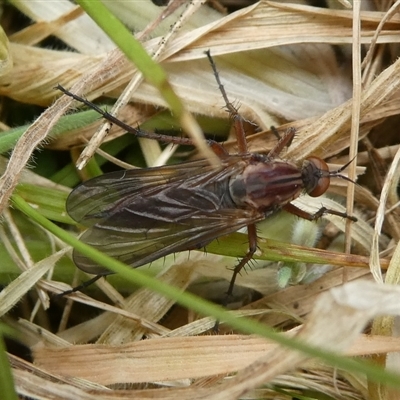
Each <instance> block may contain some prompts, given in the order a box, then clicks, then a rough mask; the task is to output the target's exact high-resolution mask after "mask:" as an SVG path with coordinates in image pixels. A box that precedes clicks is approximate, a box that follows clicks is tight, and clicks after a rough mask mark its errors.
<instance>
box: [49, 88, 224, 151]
mask: <svg viewBox="0 0 400 400" xmlns="http://www.w3.org/2000/svg"><path fill="white" fill-rule="evenodd" d="M56 89H58V90H60V91H61V92H62V93H64V94H65V95H67V96H69V97H71V98H73V99H74V100H76V101H79V102H80V103H82V104H85V105H86V106H88V107H89V108H91V109H92V110H94V111H96V112H97V113H99V114H100V115H101V116H102V117H103V118H104V119H106V120H107V121H109V122H111V123H113V124H114V125H117V126H119V127H120V128H122V129H124V130H125V131H126V132H129V133H132V134H133V135H135V136H136V137H140V138H146V139H151V140H157V142H161V143H167V144H170V143H172V144H177V145H184V146H194V143H193V140H191V139H189V138H184V137H177V136H168V135H162V134H160V133H155V132H146V131H142V130H141V129H139V128H134V127H133V126H130V125H128V124H126V123H125V122H123V121H121V120H120V119H118V118H117V117H115V116H114V115H112V114H110V113H109V112H108V111H105V110H103V109H102V108H100V107H99V106H97V105H96V104H94V103H92V102H91V101H89V100H87V99H85V98H84V97H81V96H78V95H76V94H74V93H72V92H70V91H69V90H67V89H65V88H64V87H62V86H61V85H57V86H56ZM206 142H207V144H208V146H210V148H211V150H213V151H214V153H215V154H216V155H217V156H219V157H220V158H223V157H224V156H227V155H228V152H227V151H226V150H225V149H224V148H223V147H222V146H221V145H220V144H219V143H218V142H216V141H215V140H210V139H207V140H206Z"/></svg>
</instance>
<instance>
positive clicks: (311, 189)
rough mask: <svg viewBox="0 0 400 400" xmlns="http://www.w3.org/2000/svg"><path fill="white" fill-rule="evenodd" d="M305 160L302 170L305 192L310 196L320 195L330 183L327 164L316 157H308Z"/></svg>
mask: <svg viewBox="0 0 400 400" xmlns="http://www.w3.org/2000/svg"><path fill="white" fill-rule="evenodd" d="M306 161H307V163H306V164H305V165H304V167H303V171H302V178H303V183H304V187H305V189H306V192H307V193H308V194H309V195H310V196H311V197H318V196H321V195H322V194H324V193H325V192H326V191H327V190H328V188H329V184H330V178H329V176H330V175H329V168H328V165H327V164H326V162H325V161H323V160H321V159H320V158H318V157H308V158H307V160H306Z"/></svg>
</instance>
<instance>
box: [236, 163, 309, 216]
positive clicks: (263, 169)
mask: <svg viewBox="0 0 400 400" xmlns="http://www.w3.org/2000/svg"><path fill="white" fill-rule="evenodd" d="M229 189H230V195H231V197H232V199H233V201H234V203H235V204H236V205H237V206H239V207H242V206H246V205H250V206H252V207H255V208H257V209H258V210H263V211H265V210H268V209H270V208H276V207H279V206H283V205H285V204H287V203H289V202H290V201H292V200H293V199H295V198H296V197H298V196H299V195H300V194H301V192H302V190H303V189H304V184H303V178H302V169H301V168H299V167H298V166H297V165H296V164H294V163H291V162H289V161H282V160H270V159H265V160H263V161H258V162H254V163H250V164H248V165H247V166H246V168H245V169H244V170H243V173H242V174H241V175H239V176H236V177H232V178H231V180H230V185H229Z"/></svg>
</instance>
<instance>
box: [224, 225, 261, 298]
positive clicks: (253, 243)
mask: <svg viewBox="0 0 400 400" xmlns="http://www.w3.org/2000/svg"><path fill="white" fill-rule="evenodd" d="M247 236H248V238H249V250H248V251H247V253H246V255H245V256H244V257H243V258H242V259H241V260H240V262H239V263H238V264H237V265H236V266H235V268H234V269H233V275H232V278H231V281H230V283H229V288H228V291H227V292H226V296H227V299H226V301H228V299H229V297H231V296H232V294H233V288H234V286H235V281H236V277H237V276H238V274H239V273H240V271H241V270H242V269H243V267H244V266H245V265H246V264H247V263H248V262H249V261H251V259H252V258H253V255H254V253H255V252H256V250H257V230H256V226H255V225H254V224H251V225H248V226H247Z"/></svg>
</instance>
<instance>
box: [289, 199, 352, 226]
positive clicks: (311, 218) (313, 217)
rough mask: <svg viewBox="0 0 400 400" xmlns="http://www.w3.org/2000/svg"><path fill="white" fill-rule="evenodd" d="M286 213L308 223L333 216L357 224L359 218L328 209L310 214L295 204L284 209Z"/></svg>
mask: <svg viewBox="0 0 400 400" xmlns="http://www.w3.org/2000/svg"><path fill="white" fill-rule="evenodd" d="M282 208H283V209H284V210H285V211H287V212H290V213H291V214H294V215H297V216H298V217H300V218H303V219H306V220H308V221H315V220H317V219H318V218H321V217H322V216H323V215H325V214H331V215H337V216H339V217H342V218H346V219H349V220H350V221H353V222H357V218H356V217H353V216H351V215H348V214H346V213H342V212H340V211H336V210H331V209H329V208H326V207H321V208H320V209H319V210H318V211H316V212H315V213H314V214H310V213H309V212H307V211H304V210H302V209H300V208H298V207H296V206H295V205H294V204H291V203H288V204H286V205H284V206H283V207H282Z"/></svg>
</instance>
